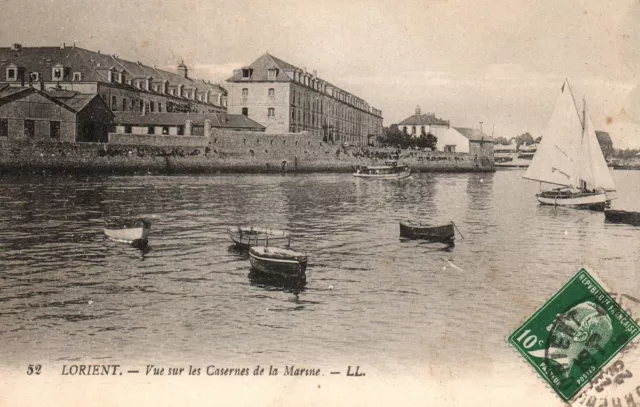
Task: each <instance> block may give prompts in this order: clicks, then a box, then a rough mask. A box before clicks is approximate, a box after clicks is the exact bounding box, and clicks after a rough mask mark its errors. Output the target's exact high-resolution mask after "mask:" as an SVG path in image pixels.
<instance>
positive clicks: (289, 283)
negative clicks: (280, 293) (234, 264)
mask: <svg viewBox="0 0 640 407" xmlns="http://www.w3.org/2000/svg"><path fill="white" fill-rule="evenodd" d="M249 281H250V282H251V285H254V286H257V287H262V288H265V289H272V290H284V291H291V292H293V293H295V294H297V293H300V292H302V291H304V290H305V287H306V285H307V280H306V278H295V277H294V278H291V277H283V276H279V275H274V274H267V273H263V272H261V271H258V270H256V269H254V268H251V270H250V271H249Z"/></svg>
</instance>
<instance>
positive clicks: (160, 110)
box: [158, 102, 162, 113]
mask: <svg viewBox="0 0 640 407" xmlns="http://www.w3.org/2000/svg"><path fill="white" fill-rule="evenodd" d="M158 113H162V103H160V102H158Z"/></svg>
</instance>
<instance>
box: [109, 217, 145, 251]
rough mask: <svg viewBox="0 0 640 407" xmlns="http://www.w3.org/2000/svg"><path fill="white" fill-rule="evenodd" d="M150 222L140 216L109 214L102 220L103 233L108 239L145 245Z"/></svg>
mask: <svg viewBox="0 0 640 407" xmlns="http://www.w3.org/2000/svg"><path fill="white" fill-rule="evenodd" d="M150 229H151V222H149V221H148V220H146V219H142V218H122V217H119V216H110V217H107V218H105V220H104V234H105V236H106V237H108V238H109V239H111V240H113V241H115V242H120V243H128V244H132V245H134V246H146V245H147V243H148V242H149V230H150Z"/></svg>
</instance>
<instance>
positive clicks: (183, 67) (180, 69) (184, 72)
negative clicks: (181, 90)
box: [178, 60, 189, 78]
mask: <svg viewBox="0 0 640 407" xmlns="http://www.w3.org/2000/svg"><path fill="white" fill-rule="evenodd" d="M178 72H179V73H180V75H182V76H183V77H184V78H188V74H189V69H188V68H187V66H186V65H185V64H184V60H183V61H182V62H180V65H178Z"/></svg>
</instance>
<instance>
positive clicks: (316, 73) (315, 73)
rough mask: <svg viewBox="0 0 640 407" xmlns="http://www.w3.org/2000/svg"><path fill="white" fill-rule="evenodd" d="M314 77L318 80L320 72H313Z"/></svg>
mask: <svg viewBox="0 0 640 407" xmlns="http://www.w3.org/2000/svg"><path fill="white" fill-rule="evenodd" d="M313 77H314V78H317V77H318V71H316V70H315V69H314V70H313Z"/></svg>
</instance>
